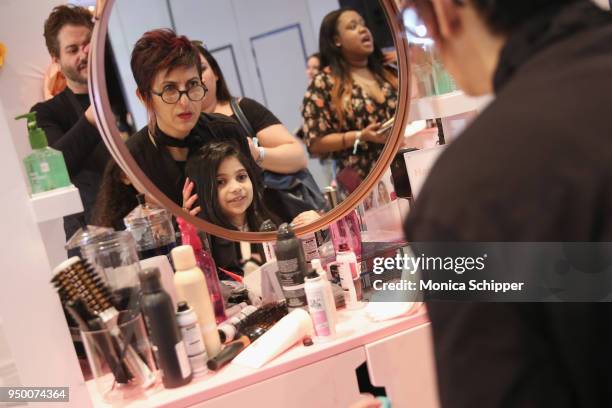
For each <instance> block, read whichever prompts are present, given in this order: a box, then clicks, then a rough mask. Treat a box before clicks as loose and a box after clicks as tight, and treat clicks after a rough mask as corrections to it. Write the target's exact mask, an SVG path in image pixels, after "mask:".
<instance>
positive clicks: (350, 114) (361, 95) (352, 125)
mask: <svg viewBox="0 0 612 408" xmlns="http://www.w3.org/2000/svg"><path fill="white" fill-rule="evenodd" d="M334 81H335V79H334V78H333V77H332V75H331V73H330V72H329V71H327V72H325V71H324V72H322V73H320V74H318V75H317V76H315V77H314V79H313V80H312V82H311V83H310V86H309V87H308V90H307V91H306V94H305V95H304V100H303V102H302V116H303V118H304V124H303V126H302V131H303V135H304V142H305V143H306V144H307V145H309V144H310V142H311V141H312V140H313V139H314V138H317V137H323V136H325V135H328V134H330V133H344V132H348V131H352V130H363V129H365V128H366V127H367V126H368V125H370V124H372V123H380V124H382V123H384V122H385V121H387V120H388V119H390V118H392V117H393V115H394V114H395V109H396V107H397V90H396V89H394V88H393V86H392V85H391V84H390V83H388V82H385V81H381V82H380V85H381V89H382V91H383V94H384V96H385V99H384V101H383V102H381V103H378V102H376V100H374V99H372V98H371V97H369V96H368V95H367V94H366V93H365V92H364V90H363V89H362V88H361V87H360V86H359V85H357V83H355V82H354V81H353V90H352V98H351V99H350V101H349V100H348V98H346V99H347V100H345V101H344V105H345V107H344V118H345V119H344V126H340V121H339V119H338V118H337V117H336V115H335V110H334V109H332V102H331V92H332V88H333V86H334ZM351 108H352V109H351ZM383 146H384V145H382V144H377V143H371V142H362V143H361V144H360V145H359V147H358V149H357V152H356V154H353V146H352V145H351V146H347V148H346V149H344V150H340V151H336V152H333V153H332V154H331V157H332V158H333V159H334V160H335V161H336V164H337V166H338V171H340V170H342V169H343V168H345V167H351V168H353V169H354V170H355V171H356V172H357V173H358V174H359V176H360V177H361V179H362V180H363V179H365V177H366V176H367V175H368V174H369V173H370V170H371V169H372V168H373V166H374V164H375V163H376V160H378V157H379V155H380V152H381V151H382V149H383Z"/></svg>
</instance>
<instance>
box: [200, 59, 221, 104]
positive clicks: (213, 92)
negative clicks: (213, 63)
mask: <svg viewBox="0 0 612 408" xmlns="http://www.w3.org/2000/svg"><path fill="white" fill-rule="evenodd" d="M200 62H201V63H202V83H203V84H204V85H206V87H207V88H208V93H207V94H206V96H205V97H204V99H202V111H203V112H208V113H210V112H213V111H214V109H215V105H216V104H217V80H218V79H219V78H218V77H217V76H216V75H215V72H214V71H213V69H212V68H211V67H210V64H209V63H208V61H206V58H204V56H203V55H202V54H200Z"/></svg>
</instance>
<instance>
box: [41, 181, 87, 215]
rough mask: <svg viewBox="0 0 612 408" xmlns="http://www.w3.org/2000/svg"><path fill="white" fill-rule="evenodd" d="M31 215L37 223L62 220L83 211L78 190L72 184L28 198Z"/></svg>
mask: <svg viewBox="0 0 612 408" xmlns="http://www.w3.org/2000/svg"><path fill="white" fill-rule="evenodd" d="M30 203H31V205H32V213H33V215H34V220H35V221H36V222H37V223H41V222H46V221H52V220H56V219H62V218H63V217H64V216H66V215H70V214H76V213H79V212H81V211H83V204H82V203H81V197H80V196H79V190H78V189H77V188H76V187H75V186H73V185H72V184H71V185H70V186H68V187H63V188H58V189H55V190H51V191H46V192H44V193H38V194H34V195H32V196H31V197H30Z"/></svg>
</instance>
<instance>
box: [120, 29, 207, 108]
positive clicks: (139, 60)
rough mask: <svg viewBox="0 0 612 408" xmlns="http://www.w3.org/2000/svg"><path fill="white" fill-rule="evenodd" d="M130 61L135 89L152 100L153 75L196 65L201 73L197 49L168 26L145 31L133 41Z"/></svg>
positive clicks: (148, 99)
mask: <svg viewBox="0 0 612 408" xmlns="http://www.w3.org/2000/svg"><path fill="white" fill-rule="evenodd" d="M130 65H131V67H132V74H133V75H134V79H135V80H136V86H137V87H138V91H139V92H140V94H141V95H142V97H143V98H144V99H145V101H147V102H149V101H150V100H151V87H152V86H153V81H154V80H155V75H157V73H158V72H160V71H162V70H164V69H168V70H172V69H175V68H179V67H182V68H189V67H195V68H196V69H197V70H198V75H199V76H202V64H201V63H200V56H199V55H198V51H197V50H196V49H195V47H194V46H193V45H191V42H190V41H189V39H188V38H187V37H185V36H184V35H181V36H179V35H177V34H176V33H175V32H174V31H172V30H171V29H169V28H163V29H158V30H152V31H147V32H146V33H144V34H143V35H142V37H140V39H139V40H138V41H136V45H134V50H132V60H131V62H130Z"/></svg>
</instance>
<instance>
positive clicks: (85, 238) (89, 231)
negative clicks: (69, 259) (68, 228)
mask: <svg viewBox="0 0 612 408" xmlns="http://www.w3.org/2000/svg"><path fill="white" fill-rule="evenodd" d="M110 232H113V229H112V228H106V227H98V226H95V225H85V226H83V227H82V228H79V229H78V230H77V232H75V233H74V234H73V235H72V236H71V237H70V239H69V240H68V242H66V246H65V248H66V250H67V251H72V250H74V249H79V250H80V249H81V247H82V246H83V245H85V244H87V243H88V242H93V241H94V240H95V239H96V237H99V236H102V235H105V234H108V233H110Z"/></svg>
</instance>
